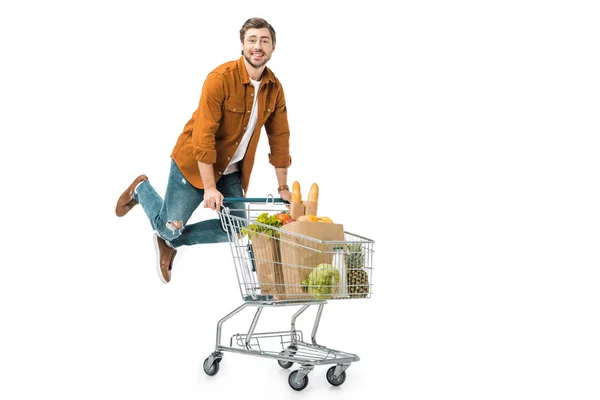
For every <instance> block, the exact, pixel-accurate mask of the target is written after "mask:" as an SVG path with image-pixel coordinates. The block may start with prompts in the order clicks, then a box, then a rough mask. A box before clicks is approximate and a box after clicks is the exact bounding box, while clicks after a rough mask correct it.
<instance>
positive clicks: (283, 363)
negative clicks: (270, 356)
mask: <svg viewBox="0 0 600 400" xmlns="http://www.w3.org/2000/svg"><path fill="white" fill-rule="evenodd" d="M284 354H285V351H282V352H280V353H279V355H281V356H282V355H284ZM277 363H278V364H279V366H280V367H281V368H283V369H288V368H290V367H291V366H292V365H294V363H293V362H292V361H282V360H277Z"/></svg>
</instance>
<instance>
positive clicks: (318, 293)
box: [302, 264, 340, 299]
mask: <svg viewBox="0 0 600 400" xmlns="http://www.w3.org/2000/svg"><path fill="white" fill-rule="evenodd" d="M339 278H340V274H339V272H338V270H337V269H335V268H334V267H333V265H331V264H319V265H317V267H316V268H314V269H313V270H312V271H311V273H310V275H308V278H306V279H305V280H304V281H302V286H304V287H305V288H306V289H307V291H308V293H310V294H312V295H313V296H314V297H315V298H317V299H329V298H332V297H333V294H334V292H335V289H336V286H337V284H338V282H339Z"/></svg>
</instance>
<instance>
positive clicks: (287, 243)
mask: <svg viewBox="0 0 600 400" xmlns="http://www.w3.org/2000/svg"><path fill="white" fill-rule="evenodd" d="M265 207H266V208H265ZM265 212H266V213H271V214H275V213H280V212H285V208H282V209H277V208H276V205H275V203H274V202H271V203H269V202H267V203H264V202H263V203H262V208H261V205H260V204H259V205H258V207H256V204H252V203H248V206H247V208H246V209H244V210H239V209H238V210H232V209H229V208H224V209H223V210H222V211H221V213H220V219H221V224H222V226H223V228H224V229H225V230H226V231H227V233H228V235H229V239H230V241H229V243H230V248H231V252H232V256H233V262H234V265H235V270H236V275H237V279H238V284H239V287H240V292H241V295H242V299H243V300H244V301H262V302H274V303H277V302H294V301H302V302H306V301H311V300H319V301H322V300H338V299H365V298H370V297H371V295H372V294H373V276H372V270H373V244H374V242H373V240H371V239H367V238H365V237H362V236H359V235H356V234H353V233H350V232H345V231H343V228H342V227H341V226H340V225H338V227H339V228H340V230H341V231H340V234H339V240H320V239H316V238H314V237H310V236H307V235H304V234H301V233H297V232H293V231H291V230H289V229H288V228H289V227H286V226H285V225H284V226H282V227H280V228H276V227H274V226H271V225H266V224H263V223H259V222H258V221H257V217H258V216H259V215H260V214H261V213H265ZM294 223H295V222H294ZM294 223H292V224H294ZM308 223H309V224H323V225H327V223H324V222H308ZM251 225H252V228H253V229H249V227H250V226H251ZM322 228H323V229H325V228H327V229H333V228H335V227H334V226H333V225H331V226H330V227H325V226H323V227H322Z"/></svg>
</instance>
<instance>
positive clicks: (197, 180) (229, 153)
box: [171, 57, 292, 193]
mask: <svg viewBox="0 0 600 400" xmlns="http://www.w3.org/2000/svg"><path fill="white" fill-rule="evenodd" d="M258 96H259V97H258V120H257V121H256V127H255V128H254V132H253V133H252V138H251V139H250V143H249V144H248V149H247V150H246V155H245V156H244V158H243V159H242V161H240V165H239V167H240V168H239V170H240V172H241V177H242V188H243V189H244V193H247V191H248V184H249V182H250V174H251V173H252V167H253V166H254V155H255V153H256V148H257V146H258V140H259V138H260V131H261V129H262V127H263V125H264V127H265V131H266V132H267V137H268V139H269V147H270V150H271V152H270V153H269V162H270V163H271V164H272V165H273V166H275V167H283V168H287V167H289V166H290V164H291V162H292V159H291V157H290V149H289V147H290V146H289V138H290V130H289V127H288V120H287V108H286V105H285V96H284V94H283V88H282V86H281V83H280V82H279V80H278V79H277V78H276V77H275V75H274V74H273V72H271V70H269V69H268V68H265V70H264V73H263V76H262V82H261V85H260V89H259V91H258ZM253 102H254V86H253V85H252V83H251V82H250V78H249V76H248V71H247V70H246V66H245V64H244V58H243V57H240V58H239V59H238V60H237V61H230V62H227V63H225V64H223V65H221V66H219V67H217V68H215V69H214V70H213V71H212V72H211V73H210V74H208V77H207V78H206V80H205V81H204V86H203V87H202V95H201V96H200V104H199V105H198V108H197V109H196V111H194V113H193V114H192V118H191V119H190V120H189V121H188V123H187V124H185V127H184V128H183V132H182V133H181V134H180V135H179V138H178V139H177V143H176V144H175V148H174V149H173V152H172V153H171V157H172V158H173V160H174V161H175V163H176V164H177V166H178V167H179V169H180V170H181V173H182V174H183V176H184V177H185V178H186V179H187V180H188V181H189V182H190V183H191V184H192V185H194V186H195V187H197V188H200V189H203V188H204V185H203V184H202V178H201V177H200V170H199V169H198V161H201V162H203V163H207V164H213V170H214V173H215V181H218V180H219V178H221V176H222V174H223V171H225V168H227V165H229V162H230V160H231V157H233V154H234V153H235V151H236V149H237V147H238V146H239V144H240V143H241V142H242V136H243V135H244V132H245V131H246V127H247V126H248V121H249V120H250V113H251V111H252V103H253Z"/></svg>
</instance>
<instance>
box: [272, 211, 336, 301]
mask: <svg viewBox="0 0 600 400" xmlns="http://www.w3.org/2000/svg"><path fill="white" fill-rule="evenodd" d="M343 240H344V226H343V225H342V224H329V223H324V222H308V221H296V222H292V223H289V224H286V225H283V226H282V227H281V231H280V243H279V245H280V252H281V253H280V256H281V264H282V272H283V280H284V282H285V299H287V300H300V299H303V298H313V296H312V295H310V294H308V293H307V292H306V291H304V289H303V288H302V281H304V280H305V279H306V278H308V275H310V272H311V271H312V269H313V268H315V267H316V266H317V265H319V264H323V263H327V264H331V261H332V260H333V248H334V247H335V246H336V245H337V246H339V244H336V243H321V242H320V241H343Z"/></svg>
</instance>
